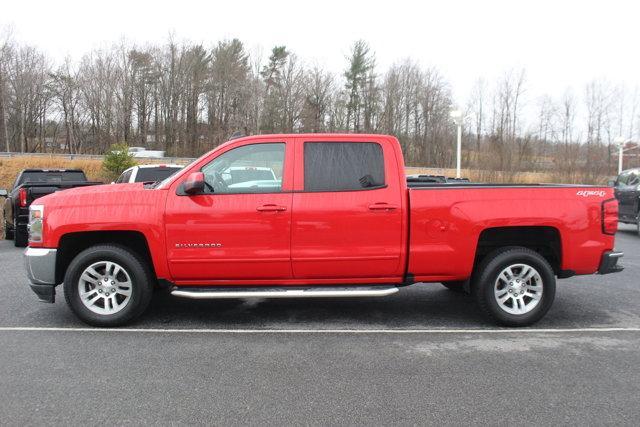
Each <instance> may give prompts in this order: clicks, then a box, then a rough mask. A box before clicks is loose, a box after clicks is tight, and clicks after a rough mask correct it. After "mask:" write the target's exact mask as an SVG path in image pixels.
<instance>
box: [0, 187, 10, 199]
mask: <svg viewBox="0 0 640 427" xmlns="http://www.w3.org/2000/svg"><path fill="white" fill-rule="evenodd" d="M8 195H9V193H7V190H5V189H4V188H3V189H0V197H7V196H8Z"/></svg>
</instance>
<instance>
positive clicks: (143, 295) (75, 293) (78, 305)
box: [64, 244, 154, 327]
mask: <svg viewBox="0 0 640 427" xmlns="http://www.w3.org/2000/svg"><path fill="white" fill-rule="evenodd" d="M100 261H111V262H115V263H117V264H119V265H120V266H121V267H123V268H124V269H125V270H126V272H127V273H128V274H129V276H130V278H131V296H130V300H129V302H128V303H127V305H126V306H125V307H124V308H122V309H121V310H120V311H118V312H117V313H114V314H99V313H94V312H93V311H91V310H90V309H89V308H87V307H86V306H85V304H84V303H83V302H82V301H81V299H80V294H79V289H78V282H79V280H80V276H81V275H82V273H83V272H84V270H85V269H86V268H87V267H89V266H90V265H91V264H93V263H96V262H100ZM153 283H154V281H153V280H152V275H151V273H150V271H149V268H148V267H147V266H146V264H145V262H144V261H143V260H142V259H141V258H140V256H138V254H136V253H135V252H133V251H131V250H129V249H127V248H126V247H124V246H120V245H111V244H105V245H97V246H92V247H90V248H88V249H85V250H84V251H82V252H80V253H79V254H78V255H77V256H76V257H75V258H74V259H73V261H71V264H69V267H68V268H67V272H66V274H65V276H64V297H65V299H66V301H67V304H68V305H69V307H70V308H71V310H72V311H73V312H74V313H75V314H76V316H78V317H79V318H80V320H82V321H83V322H85V323H87V324H89V325H92V326H102V327H114V326H122V325H125V324H127V323H129V322H131V321H132V320H134V319H135V318H136V317H138V316H140V315H141V314H142V313H144V311H145V310H146V309H147V307H148V305H149V302H150V301H151V296H152V294H153Z"/></svg>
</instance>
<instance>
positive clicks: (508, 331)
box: [0, 326, 640, 334]
mask: <svg viewBox="0 0 640 427" xmlns="http://www.w3.org/2000/svg"><path fill="white" fill-rule="evenodd" d="M47 331H48V332H107V333H114V332H129V333H130V332H139V333H145V334H176V333H178V334H549V333H550V334H554V333H567V332H571V333H594V332H598V333H610V332H640V327H629V328H546V329H543V328H530V329H522V328H504V329H159V328H89V327H86V328H63V327H32V326H0V332H47Z"/></svg>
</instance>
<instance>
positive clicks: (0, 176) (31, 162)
mask: <svg viewBox="0 0 640 427" xmlns="http://www.w3.org/2000/svg"><path fill="white" fill-rule="evenodd" d="M29 168H34V169H82V170H83V171H84V172H85V173H86V174H87V177H88V178H89V180H91V181H104V177H103V172H102V161H101V160H68V159H65V158H61V157H11V158H0V188H6V189H9V188H10V187H11V186H13V182H14V181H15V179H16V177H17V176H18V173H19V172H20V171H21V170H23V169H29Z"/></svg>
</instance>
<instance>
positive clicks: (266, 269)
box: [165, 193, 292, 281]
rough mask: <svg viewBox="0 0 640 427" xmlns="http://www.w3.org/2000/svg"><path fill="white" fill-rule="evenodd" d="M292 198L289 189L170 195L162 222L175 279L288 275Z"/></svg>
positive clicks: (247, 277) (287, 276) (287, 277)
mask: <svg viewBox="0 0 640 427" xmlns="http://www.w3.org/2000/svg"><path fill="white" fill-rule="evenodd" d="M291 199H292V195H291V194H290V193H283V194H225V195H200V196H192V197H188V196H177V195H174V196H173V197H172V196H170V197H169V200H168V201H167V209H166V217H165V223H166V233H167V245H168V248H167V254H168V259H169V269H170V271H171V275H172V277H173V278H174V280H178V281H184V280H220V279H289V278H291V261H290V234H291V231H290V230H291V227H290V226H291ZM265 207H266V209H265ZM274 207H275V208H274Z"/></svg>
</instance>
